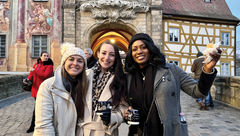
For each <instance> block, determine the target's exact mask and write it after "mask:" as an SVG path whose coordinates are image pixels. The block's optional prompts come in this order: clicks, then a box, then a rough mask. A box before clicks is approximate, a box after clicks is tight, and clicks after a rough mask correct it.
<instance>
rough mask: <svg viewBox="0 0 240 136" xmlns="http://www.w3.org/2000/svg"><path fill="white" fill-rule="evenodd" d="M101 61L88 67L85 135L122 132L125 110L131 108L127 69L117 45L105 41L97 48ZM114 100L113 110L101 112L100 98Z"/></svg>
mask: <svg viewBox="0 0 240 136" xmlns="http://www.w3.org/2000/svg"><path fill="white" fill-rule="evenodd" d="M97 57H98V62H97V63H96V65H94V67H92V68H91V69H88V70H87V73H88V77H89V88H90V89H91V90H92V91H91V92H88V95H87V96H88V97H87V105H88V108H89V109H88V110H86V112H87V113H86V114H85V115H86V117H87V120H84V123H82V124H81V127H82V128H83V129H84V136H90V135H91V136H106V135H111V136H118V127H119V126H120V125H121V123H122V122H123V121H124V118H123V112H124V111H125V109H127V105H126V102H125V95H126V89H127V79H126V75H125V74H124V72H123V67H122V63H121V58H120V55H119V50H118V47H117V45H115V44H113V43H111V42H110V41H105V42H103V43H102V44H101V45H100V47H99V48H98V50H97ZM102 101H105V102H106V101H107V102H111V103H112V110H111V111H110V112H105V113H103V115H100V116H99V115H97V114H96V111H97V109H98V108H97V107H98V102H102Z"/></svg>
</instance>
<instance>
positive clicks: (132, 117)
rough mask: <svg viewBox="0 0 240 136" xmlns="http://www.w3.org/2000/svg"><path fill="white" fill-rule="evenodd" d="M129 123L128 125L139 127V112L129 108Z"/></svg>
mask: <svg viewBox="0 0 240 136" xmlns="http://www.w3.org/2000/svg"><path fill="white" fill-rule="evenodd" d="M128 113H129V114H128V121H127V123H128V124H130V125H139V112H138V110H136V109H132V108H129V109H128Z"/></svg>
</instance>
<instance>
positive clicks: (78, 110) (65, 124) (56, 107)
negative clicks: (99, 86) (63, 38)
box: [33, 43, 88, 136]
mask: <svg viewBox="0 0 240 136" xmlns="http://www.w3.org/2000/svg"><path fill="white" fill-rule="evenodd" d="M61 54H62V59H61V65H60V66H59V67H58V68H57V69H56V71H55V74H54V77H52V78H49V79H47V80H45V81H44V82H43V83H42V84H41V85H40V87H39V90H38V95H37V100H36V108H35V110H36V121H35V124H36V125H35V130H34V134H33V135H34V136H38V135H41V136H45V135H47V136H55V135H59V136H75V135H76V132H77V129H80V128H79V127H77V124H78V123H79V122H82V121H83V120H84V116H85V115H84V109H85V108H84V107H86V99H85V98H86V95H87V89H88V80H87V76H86V72H85V68H86V65H87V64H86V57H85V54H84V51H83V50H82V49H80V48H77V47H75V45H74V44H70V43H63V44H62V49H61Z"/></svg>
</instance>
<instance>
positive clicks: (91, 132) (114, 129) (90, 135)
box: [78, 69, 127, 136]
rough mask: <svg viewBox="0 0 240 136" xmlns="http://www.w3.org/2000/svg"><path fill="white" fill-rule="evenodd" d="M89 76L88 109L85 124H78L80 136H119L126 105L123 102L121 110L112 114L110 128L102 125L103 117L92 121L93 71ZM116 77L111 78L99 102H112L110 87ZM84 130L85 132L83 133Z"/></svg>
mask: <svg viewBox="0 0 240 136" xmlns="http://www.w3.org/2000/svg"><path fill="white" fill-rule="evenodd" d="M87 75H88V78H89V90H88V93H87V97H86V100H87V107H85V113H84V122H82V123H78V126H79V127H80V128H81V129H78V130H80V132H78V136H83V134H82V133H84V136H107V135H112V136H118V127H119V126H120V125H121V123H122V122H123V111H124V110H125V109H126V108H127V106H126V103H125V102H123V103H122V104H121V105H120V107H119V108H117V109H115V110H113V111H112V113H111V122H110V125H109V126H105V125H103V123H102V120H101V117H100V116H98V115H93V119H92V81H93V71H92V70H91V69H89V70H87ZM113 78H114V76H112V77H110V79H109V81H108V82H107V84H106V86H105V88H104V90H103V92H102V94H101V96H100V98H99V101H111V96H112V95H111V92H110V89H109V86H110V84H111V82H112V80H113ZM82 130H83V131H82Z"/></svg>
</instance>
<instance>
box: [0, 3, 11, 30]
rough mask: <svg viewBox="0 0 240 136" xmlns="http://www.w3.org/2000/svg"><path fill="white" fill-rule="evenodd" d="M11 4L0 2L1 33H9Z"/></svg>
mask: <svg viewBox="0 0 240 136" xmlns="http://www.w3.org/2000/svg"><path fill="white" fill-rule="evenodd" d="M9 8H10V3H9V2H0V31H2V32H7V31H8V29H9V17H8V15H9Z"/></svg>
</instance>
